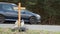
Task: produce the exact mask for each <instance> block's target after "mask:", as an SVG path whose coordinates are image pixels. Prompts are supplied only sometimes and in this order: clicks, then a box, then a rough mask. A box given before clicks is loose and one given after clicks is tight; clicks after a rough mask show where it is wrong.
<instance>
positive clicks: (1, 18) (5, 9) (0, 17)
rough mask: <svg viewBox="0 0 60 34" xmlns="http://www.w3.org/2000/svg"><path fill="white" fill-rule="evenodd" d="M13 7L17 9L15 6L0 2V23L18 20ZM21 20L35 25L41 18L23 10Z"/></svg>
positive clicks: (16, 12)
mask: <svg viewBox="0 0 60 34" xmlns="http://www.w3.org/2000/svg"><path fill="white" fill-rule="evenodd" d="M14 7H17V5H16V4H13V3H5V2H0V23H3V22H5V21H16V20H17V19H18V11H17V10H15V9H14ZM21 19H23V20H24V21H25V22H29V23H31V24H36V23H38V22H40V21H41V20H40V19H41V16H40V15H38V14H35V13H33V12H30V11H28V10H26V9H25V10H21Z"/></svg>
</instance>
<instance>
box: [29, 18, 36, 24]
mask: <svg viewBox="0 0 60 34" xmlns="http://www.w3.org/2000/svg"><path fill="white" fill-rule="evenodd" d="M29 22H30V24H36V23H37V21H36V18H35V17H30V19H29Z"/></svg>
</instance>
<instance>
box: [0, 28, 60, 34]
mask: <svg viewBox="0 0 60 34" xmlns="http://www.w3.org/2000/svg"><path fill="white" fill-rule="evenodd" d="M0 34H60V32H52V31H46V30H41V31H38V30H27V31H25V32H18V31H14V32H13V31H12V30H11V29H8V28H4V29H2V28H0Z"/></svg>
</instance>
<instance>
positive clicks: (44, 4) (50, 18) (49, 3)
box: [0, 0, 60, 25]
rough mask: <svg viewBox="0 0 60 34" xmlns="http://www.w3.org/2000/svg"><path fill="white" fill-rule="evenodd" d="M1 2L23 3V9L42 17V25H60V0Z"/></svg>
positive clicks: (2, 0)
mask: <svg viewBox="0 0 60 34" xmlns="http://www.w3.org/2000/svg"><path fill="white" fill-rule="evenodd" d="M0 1H1V2H11V3H15V4H18V2H21V3H22V6H23V7H26V8H27V9H28V10H30V11H32V12H34V13H38V14H39V15H41V24H58V25H60V0H0Z"/></svg>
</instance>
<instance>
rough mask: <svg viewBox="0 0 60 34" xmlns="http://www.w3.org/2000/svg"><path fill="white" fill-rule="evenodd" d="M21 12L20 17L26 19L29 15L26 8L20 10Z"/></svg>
mask: <svg viewBox="0 0 60 34" xmlns="http://www.w3.org/2000/svg"><path fill="white" fill-rule="evenodd" d="M21 13H22V18H24V19H28V18H29V17H30V14H29V13H28V11H26V10H22V11H21Z"/></svg>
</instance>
